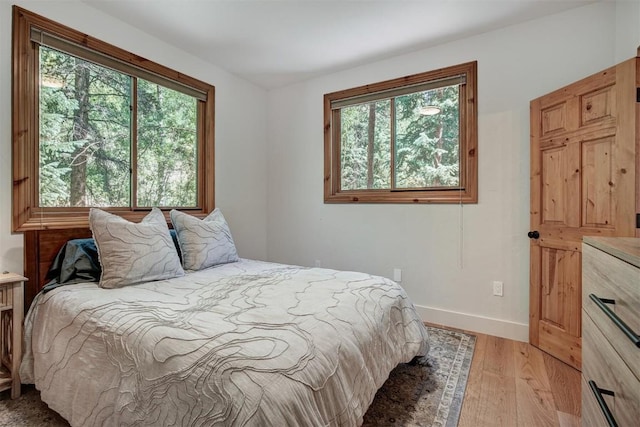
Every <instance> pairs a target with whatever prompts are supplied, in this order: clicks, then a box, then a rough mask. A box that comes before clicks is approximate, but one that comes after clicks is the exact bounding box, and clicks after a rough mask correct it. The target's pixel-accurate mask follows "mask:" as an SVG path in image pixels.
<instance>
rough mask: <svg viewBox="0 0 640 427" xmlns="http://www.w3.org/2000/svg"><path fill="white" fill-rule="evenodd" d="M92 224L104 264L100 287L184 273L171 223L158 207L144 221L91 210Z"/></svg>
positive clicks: (90, 219) (159, 278)
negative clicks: (169, 223)
mask: <svg viewBox="0 0 640 427" xmlns="http://www.w3.org/2000/svg"><path fill="white" fill-rule="evenodd" d="M89 226H90V227H91V232H92V233H93V238H94V240H95V242H96V247H97V248H98V257H99V259H100V265H101V266H102V274H101V275H100V283H99V285H100V287H102V288H119V287H122V286H126V285H132V284H134V283H141V282H149V281H152V280H163V279H170V278H172V277H177V276H184V270H183V269H182V266H181V265H180V258H179V257H178V252H177V251H176V247H175V245H174V243H173V239H172V238H171V234H169V227H167V222H166V220H165V218H164V215H163V214H162V211H161V210H160V209H158V208H153V209H151V212H149V214H148V215H147V216H145V217H144V218H143V219H142V221H141V222H139V223H134V222H130V221H127V220H126V219H124V218H121V217H119V216H117V215H113V214H110V213H109V212H105V211H103V210H101V209H96V208H92V209H91V210H90V211H89Z"/></svg>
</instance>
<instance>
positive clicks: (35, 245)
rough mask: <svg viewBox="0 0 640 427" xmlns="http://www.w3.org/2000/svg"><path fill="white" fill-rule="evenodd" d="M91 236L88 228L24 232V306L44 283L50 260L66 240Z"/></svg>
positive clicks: (26, 306)
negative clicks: (25, 279)
mask: <svg viewBox="0 0 640 427" xmlns="http://www.w3.org/2000/svg"><path fill="white" fill-rule="evenodd" d="M85 237H91V230H89V229H88V228H70V229H66V230H38V231H27V232H25V233H24V275H25V277H26V278H27V279H29V280H28V281H27V282H26V283H25V284H24V308H25V313H26V310H28V309H29V307H30V306H31V302H32V301H33V299H34V298H35V296H36V294H37V293H38V292H40V289H42V287H43V286H44V285H45V283H46V282H45V276H46V275H47V271H48V270H49V267H50V266H51V262H53V259H54V258H55V257H56V254H57V253H58V251H59V250H60V248H61V247H62V245H64V244H65V243H66V242H67V240H70V239H80V238H85Z"/></svg>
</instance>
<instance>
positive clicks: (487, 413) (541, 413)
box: [458, 332, 580, 427]
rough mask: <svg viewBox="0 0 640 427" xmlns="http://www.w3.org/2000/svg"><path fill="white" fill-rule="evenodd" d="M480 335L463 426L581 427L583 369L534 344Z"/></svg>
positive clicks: (463, 409) (464, 402) (472, 365)
mask: <svg viewBox="0 0 640 427" xmlns="http://www.w3.org/2000/svg"><path fill="white" fill-rule="evenodd" d="M472 333H473V334H474V335H476V336H477V341H476V349H475V353H474V356H473V362H472V364H471V371H470V372H469V380H468V383H467V390H466V393H465V396H464V401H463V405H462V412H461V413H460V421H459V423H458V427H498V426H505V427H516V426H519V427H546V426H558V427H568V426H572V427H573V426H576V427H578V426H580V372H579V371H577V370H575V369H573V368H572V367H570V366H569V365H566V364H564V363H562V362H560V361H559V360H557V359H555V358H553V357H551V356H549V355H548V354H547V353H544V352H543V351H541V350H539V349H537V348H535V347H533V346H531V345H530V344H527V343H523V342H519V341H512V340H508V339H504V338H498V337H494V336H491V335H484V334H478V333H475V332H472Z"/></svg>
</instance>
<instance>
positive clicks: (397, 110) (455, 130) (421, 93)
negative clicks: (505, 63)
mask: <svg viewBox="0 0 640 427" xmlns="http://www.w3.org/2000/svg"><path fill="white" fill-rule="evenodd" d="M476 102H477V99H476V62H470V63H466V64H461V65H457V66H453V67H449V68H446V69H441V70H436V71H432V72H427V73H422V74H417V75H413V76H408V77H404V78H400V79H395V80H390V81H385V82H381V83H376V84H371V85H366V86H361V87H358V88H355V89H349V90H344V91H340V92H334V93H330V94H327V95H325V97H324V103H325V202H337V203H349V202H364V203H475V202H477V149H476V148H477V124H476V122H477V112H476Z"/></svg>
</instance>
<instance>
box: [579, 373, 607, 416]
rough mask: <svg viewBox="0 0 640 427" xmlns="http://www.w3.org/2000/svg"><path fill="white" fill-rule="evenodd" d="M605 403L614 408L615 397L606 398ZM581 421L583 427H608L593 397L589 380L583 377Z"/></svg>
mask: <svg viewBox="0 0 640 427" xmlns="http://www.w3.org/2000/svg"><path fill="white" fill-rule="evenodd" d="M604 400H605V402H606V403H607V405H608V406H609V407H610V408H613V397H609V396H605V397H604ZM580 419H581V421H582V423H581V424H582V427H602V426H606V425H607V420H606V418H605V417H604V415H603V414H602V410H601V409H600V406H598V402H597V401H596V399H595V397H594V396H593V392H592V391H591V387H589V384H588V382H587V379H586V378H585V377H584V375H583V376H582V408H581V409H580Z"/></svg>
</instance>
